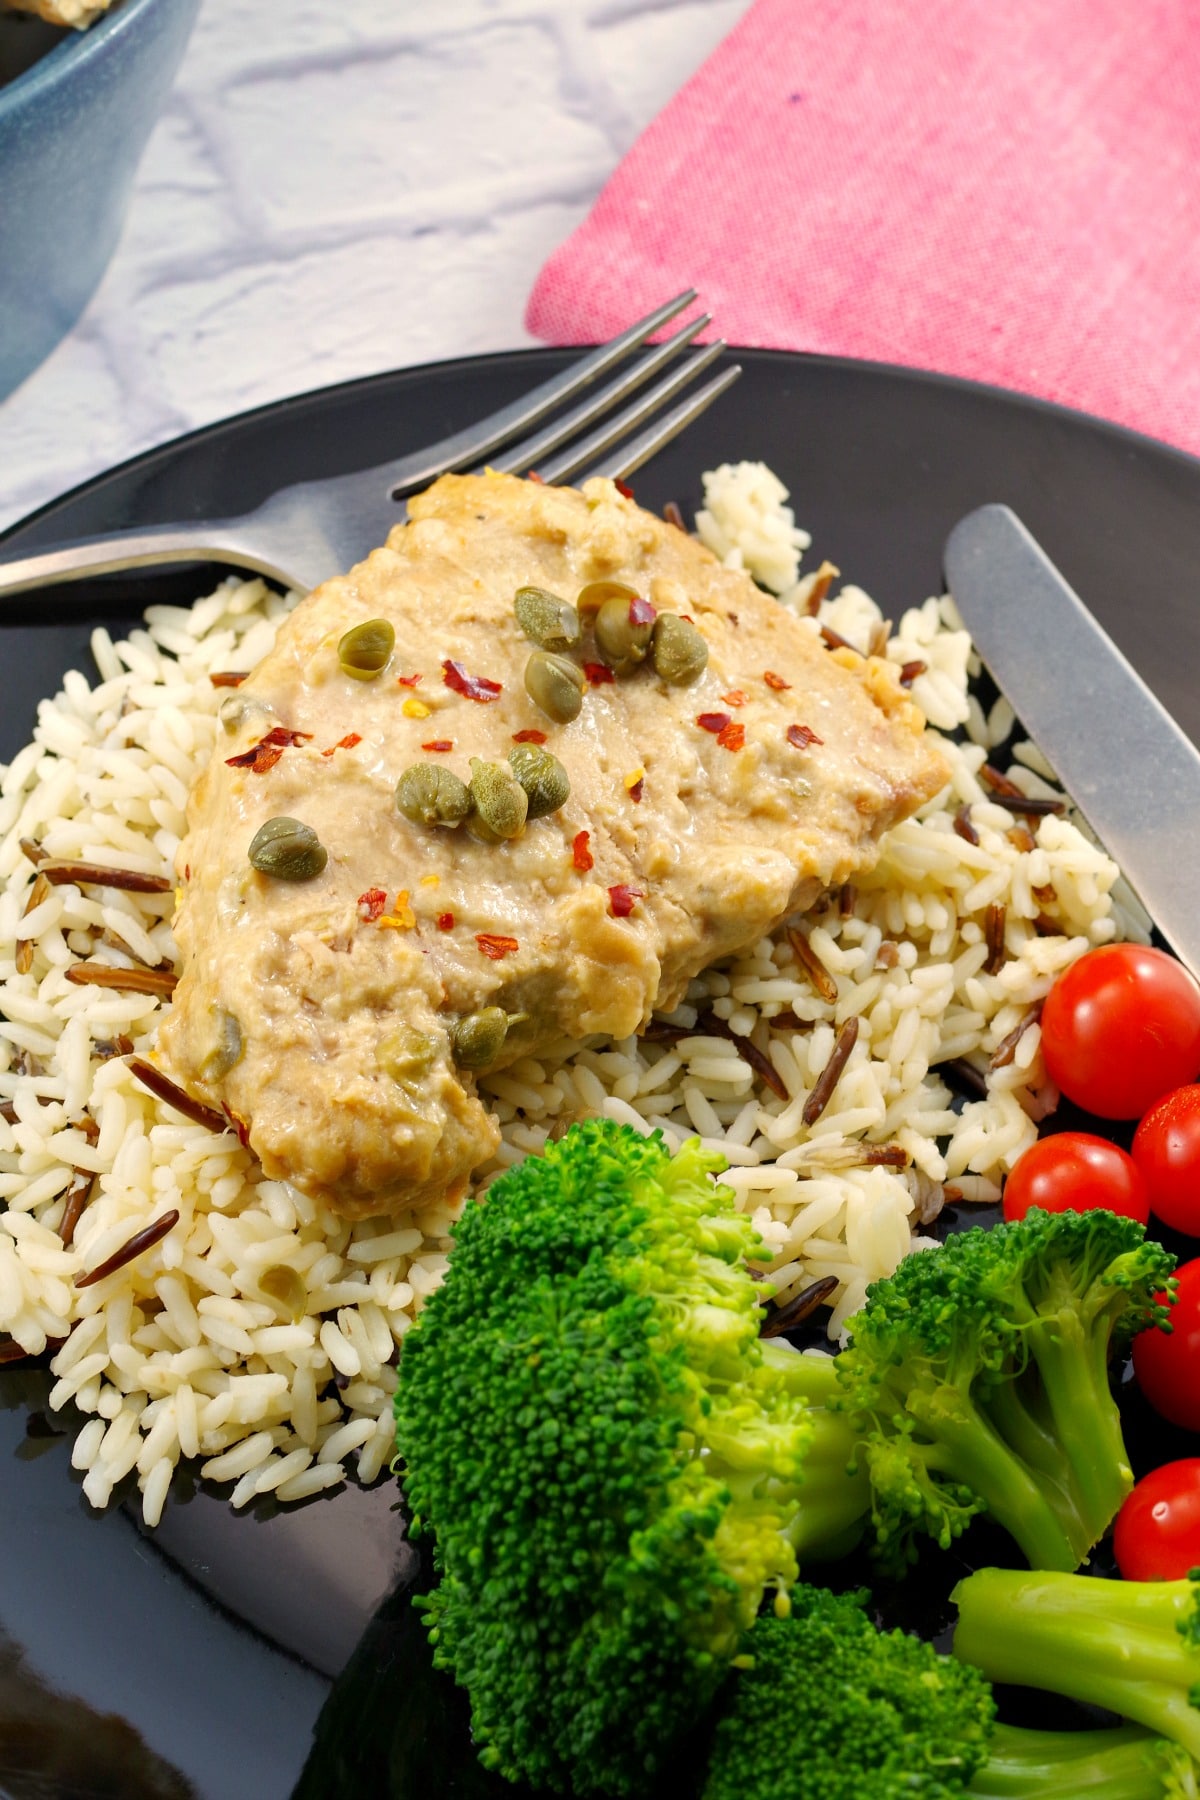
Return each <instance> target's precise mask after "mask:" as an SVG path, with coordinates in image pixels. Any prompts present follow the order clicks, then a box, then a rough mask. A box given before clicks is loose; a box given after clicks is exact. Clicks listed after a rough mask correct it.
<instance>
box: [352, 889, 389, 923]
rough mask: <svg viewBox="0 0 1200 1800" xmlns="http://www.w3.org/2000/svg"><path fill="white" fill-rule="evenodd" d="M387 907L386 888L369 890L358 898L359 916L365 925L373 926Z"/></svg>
mask: <svg viewBox="0 0 1200 1800" xmlns="http://www.w3.org/2000/svg"><path fill="white" fill-rule="evenodd" d="M386 905H387V889H386V888H368V889H367V891H366V893H365V894H360V895H359V896H358V916H359V918H360V919H361V920H362V922H363V924H364V925H373V924H374V923H375V920H376V919H377V918H378V917H379V915H380V913H381V912H382V911H383V909H384V907H385V906H386Z"/></svg>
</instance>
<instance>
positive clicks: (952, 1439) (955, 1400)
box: [908, 1385, 1093, 1570]
mask: <svg viewBox="0 0 1200 1800" xmlns="http://www.w3.org/2000/svg"><path fill="white" fill-rule="evenodd" d="M908 1410H909V1412H910V1414H911V1416H912V1417H913V1419H914V1420H916V1422H917V1423H918V1424H919V1425H923V1426H924V1427H925V1428H926V1430H927V1431H928V1432H929V1433H930V1436H931V1437H932V1438H933V1440H934V1441H933V1442H932V1443H931V1444H928V1445H920V1444H918V1445H916V1446H915V1448H917V1449H918V1450H919V1451H920V1452H921V1454H922V1456H923V1457H924V1460H925V1464H926V1466H927V1467H928V1468H930V1469H936V1470H938V1471H939V1472H940V1473H942V1474H944V1475H949V1476H951V1477H952V1478H953V1479H954V1480H955V1481H959V1482H962V1483H964V1484H965V1486H967V1487H968V1488H970V1489H971V1490H972V1492H973V1493H975V1494H978V1496H979V1498H980V1499H981V1500H982V1501H983V1503H984V1506H985V1509H986V1510H987V1512H988V1513H990V1515H991V1516H992V1518H993V1519H995V1520H996V1522H997V1523H998V1524H1000V1525H1002V1526H1003V1527H1004V1529H1005V1530H1006V1531H1007V1532H1008V1533H1009V1534H1010V1535H1011V1536H1012V1537H1013V1538H1014V1539H1015V1540H1016V1542H1017V1544H1018V1545H1019V1546H1020V1548H1021V1550H1022V1551H1023V1552H1024V1555H1025V1557H1026V1560H1027V1561H1028V1563H1029V1566H1030V1568H1032V1569H1063V1570H1068V1569H1077V1568H1078V1567H1079V1564H1080V1560H1081V1556H1082V1555H1086V1553H1087V1549H1088V1547H1089V1546H1090V1545H1091V1543H1092V1541H1093V1540H1092V1539H1091V1538H1089V1539H1088V1540H1087V1542H1086V1543H1085V1545H1084V1547H1083V1551H1082V1552H1080V1551H1079V1550H1078V1549H1077V1545H1076V1543H1075V1541H1074V1539H1073V1537H1072V1534H1071V1532H1070V1531H1069V1530H1068V1529H1067V1527H1066V1526H1065V1525H1064V1523H1063V1520H1062V1519H1061V1518H1060V1516H1059V1511H1058V1506H1057V1505H1056V1504H1055V1501H1058V1496H1057V1495H1056V1496H1055V1501H1052V1499H1051V1497H1050V1495H1049V1494H1048V1493H1047V1490H1046V1487H1045V1484H1044V1482H1041V1481H1037V1480H1035V1479H1034V1477H1033V1475H1032V1474H1031V1473H1030V1472H1029V1470H1028V1469H1027V1468H1026V1467H1025V1465H1024V1464H1023V1463H1022V1462H1021V1460H1020V1458H1019V1457H1018V1456H1016V1455H1014V1454H1013V1451H1012V1449H1011V1448H1010V1447H1009V1445H1008V1444H1007V1443H1006V1442H1005V1440H1004V1438H1003V1437H1002V1436H1001V1435H1000V1434H999V1432H997V1431H996V1430H995V1429H994V1427H993V1426H992V1424H991V1421H990V1420H989V1419H988V1417H987V1415H986V1413H983V1412H980V1411H979V1410H977V1409H976V1407H974V1406H973V1405H972V1404H971V1401H970V1400H969V1399H968V1397H967V1395H966V1394H965V1393H964V1392H963V1390H962V1389H961V1388H958V1387H954V1386H947V1385H943V1386H940V1387H935V1388H931V1389H930V1390H929V1391H928V1392H923V1391H921V1390H920V1389H915V1390H914V1391H913V1392H912V1393H911V1394H910V1395H909V1398H908ZM1059 1503H1060V1504H1061V1502H1059Z"/></svg>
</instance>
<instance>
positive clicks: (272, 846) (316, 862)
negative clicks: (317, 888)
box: [248, 817, 329, 881]
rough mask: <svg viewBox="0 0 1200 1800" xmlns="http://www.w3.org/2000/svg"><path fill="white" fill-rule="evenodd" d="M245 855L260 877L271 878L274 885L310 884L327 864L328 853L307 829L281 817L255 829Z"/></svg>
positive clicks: (297, 820)
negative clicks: (286, 882)
mask: <svg viewBox="0 0 1200 1800" xmlns="http://www.w3.org/2000/svg"><path fill="white" fill-rule="evenodd" d="M248 855H249V857H250V861H251V862H252V863H253V865H254V867H255V868H256V869H257V870H258V872H259V874H260V875H273V876H274V877H275V879H276V880H277V881H311V880H312V878H313V876H314V875H319V874H320V873H321V870H322V869H323V868H324V867H325V864H326V863H327V862H328V861H329V852H328V851H327V850H326V848H325V846H324V844H323V843H322V842H321V840H320V839H319V838H318V836H317V834H316V832H315V831H314V830H313V828H312V826H311V825H302V824H301V823H300V820H299V819H287V818H282V817H281V818H277V819H268V820H267V822H266V824H265V825H260V826H259V828H258V830H257V831H256V832H255V834H254V836H253V837H252V838H251V839H250V849H249V852H248Z"/></svg>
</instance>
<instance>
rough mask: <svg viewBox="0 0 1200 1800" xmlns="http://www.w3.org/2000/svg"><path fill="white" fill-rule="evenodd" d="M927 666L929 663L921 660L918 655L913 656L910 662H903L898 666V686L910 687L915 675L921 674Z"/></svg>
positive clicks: (915, 677)
mask: <svg viewBox="0 0 1200 1800" xmlns="http://www.w3.org/2000/svg"><path fill="white" fill-rule="evenodd" d="M928 667H929V664H928V663H926V662H922V661H921V659H920V657H919V656H917V657H914V658H913V660H912V662H906V663H903V664H902V665H901V668H900V686H901V687H911V686H912V684H913V682H914V681H915V680H916V679H917V676H918V675H923V674H924V673H925V671H926V669H927V668H928Z"/></svg>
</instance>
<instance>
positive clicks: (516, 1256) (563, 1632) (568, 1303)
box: [396, 1120, 867, 1796]
mask: <svg viewBox="0 0 1200 1800" xmlns="http://www.w3.org/2000/svg"><path fill="white" fill-rule="evenodd" d="M722 1167H724V1163H723V1162H722V1160H721V1159H720V1158H718V1157H715V1156H713V1155H712V1154H710V1153H709V1152H707V1151H705V1150H703V1149H702V1148H701V1146H700V1144H699V1141H698V1140H692V1141H691V1142H690V1143H687V1144H685V1145H684V1146H683V1148H682V1149H681V1150H680V1151H679V1152H678V1154H677V1155H675V1156H674V1157H672V1156H671V1155H669V1153H668V1152H667V1150H666V1148H665V1147H664V1145H663V1142H662V1139H661V1135H660V1134H658V1133H656V1134H654V1135H653V1136H652V1137H649V1138H646V1137H642V1136H641V1135H639V1134H638V1133H637V1132H635V1131H633V1130H631V1129H629V1128H628V1127H623V1126H617V1125H614V1124H612V1123H611V1122H609V1121H606V1120H590V1121H587V1122H585V1123H583V1124H580V1125H576V1126H574V1127H572V1129H571V1130H570V1131H569V1132H567V1133H566V1134H565V1136H564V1137H563V1138H562V1139H561V1141H560V1142H558V1143H557V1144H549V1145H547V1147H546V1151H545V1153H544V1155H542V1156H538V1157H530V1158H528V1159H527V1160H526V1161H525V1162H524V1163H522V1164H520V1165H519V1166H518V1167H517V1168H515V1169H513V1170H511V1171H509V1172H508V1173H507V1174H506V1175H504V1176H502V1177H501V1178H500V1179H499V1180H498V1181H497V1182H495V1183H494V1185H493V1186H492V1187H491V1188H490V1190H489V1191H488V1194H487V1196H486V1198H485V1200H484V1201H483V1203H482V1204H479V1205H476V1206H472V1207H470V1208H468V1210H467V1212H466V1214H465V1215H464V1217H463V1218H462V1220H461V1221H460V1223H459V1225H458V1228H457V1230H456V1233H455V1242H454V1249H453V1252H452V1254H451V1256H450V1261H449V1269H448V1272H447V1276H446V1279H445V1282H444V1283H443V1285H442V1286H441V1288H440V1289H439V1290H438V1291H437V1292H436V1293H435V1294H433V1295H432V1296H431V1298H430V1300H429V1302H428V1303H427V1305H426V1306H425V1309H424V1311H423V1312H422V1314H421V1317H420V1320H419V1322H418V1324H417V1326H416V1327H415V1328H414V1330H413V1331H411V1332H410V1333H409V1335H408V1337H407V1338H406V1340H405V1343H404V1349H403V1355H402V1357H401V1365H400V1380H399V1386H398V1389H397V1398H396V1423H397V1445H398V1451H399V1457H400V1459H401V1461H402V1463H403V1466H404V1482H405V1488H406V1492H407V1497H408V1500H409V1503H410V1505H411V1508H412V1510H413V1512H414V1514H415V1516H416V1522H417V1525H418V1528H421V1527H423V1528H425V1529H428V1530H431V1531H432V1532H433V1534H434V1539H435V1555H436V1567H437V1569H438V1571H439V1575H440V1579H439V1582H438V1585H437V1586H436V1588H435V1589H434V1591H433V1593H432V1595H431V1596H430V1598H429V1601H428V1602H427V1620H428V1624H429V1627H430V1634H431V1638H432V1640H433V1643H434V1651H435V1659H436V1661H437V1663H438V1665H439V1666H440V1667H442V1668H445V1669H448V1670H450V1671H451V1672H452V1673H453V1674H454V1676H455V1677H456V1679H457V1680H458V1681H459V1683H460V1684H461V1685H462V1686H463V1687H465V1688H466V1689H467V1692H468V1695H469V1697H470V1701H471V1717H472V1730H473V1733H474V1735H475V1738H476V1741H477V1743H478V1744H479V1745H480V1747H481V1755H482V1757H483V1760H484V1761H485V1763H486V1764H487V1765H488V1766H489V1767H492V1768H495V1769H498V1770H499V1771H500V1772H501V1773H502V1774H504V1775H506V1776H507V1777H509V1779H513V1780H516V1779H521V1778H524V1779H527V1780H529V1781H531V1782H532V1783H533V1784H535V1785H537V1786H542V1787H548V1788H552V1789H560V1790H561V1789H563V1788H567V1787H571V1788H573V1790H574V1791H575V1792H576V1793H578V1794H581V1795H582V1794H594V1793H606V1794H611V1795H614V1796H615V1795H625V1794H629V1793H636V1792H638V1791H639V1790H640V1789H642V1788H644V1786H645V1785H646V1784H647V1783H648V1782H649V1780H650V1778H651V1776H652V1774H653V1771H654V1770H655V1769H656V1768H657V1767H659V1766H660V1765H661V1763H662V1762H663V1760H664V1759H665V1758H667V1757H668V1756H669V1755H670V1754H671V1747H672V1745H673V1743H674V1742H675V1741H676V1740H677V1739H678V1738H679V1737H680V1734H681V1733H683V1732H685V1731H686V1730H687V1729H688V1728H689V1727H690V1726H691V1725H692V1723H693V1722H695V1721H696V1720H697V1719H698V1718H699V1717H700V1715H701V1714H702V1713H703V1711H704V1709H705V1708H706V1707H707V1705H708V1703H709V1702H710V1701H711V1699H712V1696H713V1694H714V1693H715V1691H716V1689H717V1687H718V1686H719V1684H720V1682H721V1680H722V1677H723V1675H724V1673H725V1671H726V1668H727V1666H728V1664H729V1662H730V1660H731V1658H732V1657H733V1656H734V1655H735V1654H736V1651H737V1647H738V1644H739V1641H740V1639H741V1637H742V1634H743V1632H744V1631H745V1630H746V1628H747V1627H748V1626H749V1625H750V1623H751V1621H752V1620H753V1618H754V1616H755V1614H756V1612H757V1610H758V1607H759V1604H760V1602H761V1600H762V1597H763V1593H764V1589H769V1588H775V1589H786V1588H787V1587H788V1586H789V1585H790V1584H791V1583H792V1582H793V1581H794V1580H795V1578H796V1575H797V1556H796V1547H797V1546H798V1545H799V1546H800V1547H801V1548H802V1549H803V1550H804V1551H805V1553H806V1554H807V1553H809V1552H811V1551H813V1550H814V1549H816V1548H819V1547H820V1546H821V1545H825V1546H829V1545H834V1544H837V1543H839V1542H840V1543H842V1544H847V1543H848V1542H849V1541H850V1540H851V1539H852V1537H853V1534H854V1529H855V1527H856V1524H860V1523H861V1521H862V1519H863V1518H864V1516H865V1513H866V1508H867V1496H866V1488H865V1479H864V1478H863V1477H862V1476H861V1475H860V1476H855V1477H852V1476H850V1475H849V1474H848V1473H847V1464H848V1462H849V1460H850V1457H851V1454H852V1450H853V1438H852V1436H851V1434H850V1431H849V1423H848V1421H847V1420H845V1419H844V1417H842V1416H841V1415H840V1414H835V1413H826V1412H825V1411H824V1405H825V1401H826V1400H827V1399H828V1398H829V1397H830V1396H831V1390H832V1389H833V1388H834V1387H835V1385H836V1378H835V1377H834V1376H833V1374H832V1370H831V1367H830V1359H828V1358H822V1357H819V1356H807V1355H803V1354H801V1353H800V1352H798V1351H795V1350H793V1349H791V1348H790V1347H789V1346H786V1345H781V1344H776V1345H772V1344H763V1343H762V1342H761V1341H760V1339H759V1336H758V1333H759V1327H760V1324H761V1321H762V1317H763V1308H762V1306H761V1304H760V1302H761V1299H762V1295H763V1289H762V1288H761V1287H760V1286H759V1285H758V1284H756V1282H755V1281H754V1279H753V1277H752V1276H751V1274H750V1272H749V1270H748V1268H747V1267H746V1262H745V1258H746V1257H747V1256H748V1255H753V1254H755V1253H756V1252H757V1253H758V1254H760V1255H761V1254H762V1245H761V1243H760V1241H759V1239H758V1238H757V1235H756V1234H755V1232H754V1229H753V1227H752V1225H751V1223H750V1221H749V1220H748V1219H747V1218H745V1217H744V1216H743V1215H742V1214H741V1213H739V1212H738V1210H737V1207H736V1202H735V1198H734V1196H733V1195H732V1194H731V1193H730V1192H729V1191H728V1190H727V1189H723V1188H720V1187H717V1186H714V1184H713V1182H712V1179H711V1176H712V1174H713V1173H714V1172H715V1171H716V1170H718V1169H719V1168H722ZM809 1492H811V1493H812V1495H813V1509H812V1515H811V1518H810V1519H809V1521H808V1523H807V1524H806V1519H805V1501H806V1495H807V1494H808V1493H809Z"/></svg>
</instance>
